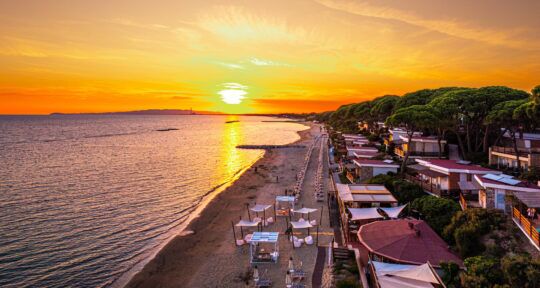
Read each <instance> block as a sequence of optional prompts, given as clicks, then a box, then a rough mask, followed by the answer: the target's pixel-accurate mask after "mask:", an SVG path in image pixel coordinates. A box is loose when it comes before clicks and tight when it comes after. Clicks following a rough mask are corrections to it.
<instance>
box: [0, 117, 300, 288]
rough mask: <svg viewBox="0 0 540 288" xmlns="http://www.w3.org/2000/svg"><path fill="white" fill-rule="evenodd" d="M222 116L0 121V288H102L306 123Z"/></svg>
mask: <svg viewBox="0 0 540 288" xmlns="http://www.w3.org/2000/svg"><path fill="white" fill-rule="evenodd" d="M279 120H280V119H278V118H271V117H258V116H223V115H208V116H203V115H171V116H157V115H156V116H154V115H145V116H139V115H51V116H0V287H109V286H116V285H118V279H120V278H125V275H126V273H129V271H133V269H134V267H136V266H137V265H138V266H140V265H141V263H145V262H146V261H148V259H149V257H152V255H154V254H155V253H156V250H157V249H159V248H160V247H162V246H163V245H164V243H166V242H167V241H168V240H170V239H171V237H173V236H175V235H178V233H180V232H181V230H182V229H183V227H184V226H185V224H186V219H187V218H188V216H189V215H190V213H193V211H194V210H195V209H196V208H198V207H200V205H202V204H201V203H204V199H206V198H205V196H207V195H212V193H219V191H221V190H222V188H223V187H225V186H227V185H228V184H229V183H230V182H231V181H233V180H234V179H236V178H237V177H238V176H239V173H241V172H242V171H245V169H247V168H249V167H250V166H251V165H252V164H253V163H255V162H256V161H257V160H258V159H259V158H260V157H262V155H263V154H264V151H262V150H247V149H238V148H236V146H237V145H262V144H267V145H281V144H288V143H292V142H294V141H296V140H298V139H300V137H299V135H298V133H297V132H298V131H301V130H305V129H306V128H307V127H306V126H304V125H301V124H298V123H291V122H289V123H287V122H282V121H279Z"/></svg>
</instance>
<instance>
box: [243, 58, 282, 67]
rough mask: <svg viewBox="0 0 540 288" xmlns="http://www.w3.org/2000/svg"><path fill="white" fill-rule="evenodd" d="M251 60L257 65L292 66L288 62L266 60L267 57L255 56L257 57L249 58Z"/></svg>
mask: <svg viewBox="0 0 540 288" xmlns="http://www.w3.org/2000/svg"><path fill="white" fill-rule="evenodd" d="M249 62H250V63H251V64H253V65H255V66H291V65H289V64H286V63H280V62H275V61H271V60H265V59H260V58H255V57H252V58H251V59H249Z"/></svg>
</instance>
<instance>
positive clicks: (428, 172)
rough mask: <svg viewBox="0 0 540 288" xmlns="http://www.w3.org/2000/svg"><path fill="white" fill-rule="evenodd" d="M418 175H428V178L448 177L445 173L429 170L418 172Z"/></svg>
mask: <svg viewBox="0 0 540 288" xmlns="http://www.w3.org/2000/svg"><path fill="white" fill-rule="evenodd" d="M418 174H422V175H426V176H427V177H430V178H437V177H448V175H446V174H444V173H441V172H438V171H434V170H429V169H426V170H421V171H418Z"/></svg>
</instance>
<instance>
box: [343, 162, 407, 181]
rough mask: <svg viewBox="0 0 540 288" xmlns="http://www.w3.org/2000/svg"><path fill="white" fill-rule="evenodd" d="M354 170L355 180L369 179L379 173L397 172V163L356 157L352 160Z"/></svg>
mask: <svg viewBox="0 0 540 288" xmlns="http://www.w3.org/2000/svg"><path fill="white" fill-rule="evenodd" d="M353 163H354V165H355V170H356V176H357V182H363V181H366V180H369V179H371V178H373V177H375V176H377V175H380V174H388V172H392V173H397V171H398V169H399V165H398V164H395V163H393V162H392V160H371V159H356V160H354V161H353Z"/></svg>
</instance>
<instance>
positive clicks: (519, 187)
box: [474, 174, 540, 212]
mask: <svg viewBox="0 0 540 288" xmlns="http://www.w3.org/2000/svg"><path fill="white" fill-rule="evenodd" d="M474 180H475V183H476V184H477V186H478V187H479V189H480V190H479V193H478V204H479V206H480V207H482V208H496V209H500V210H503V211H508V212H509V211H510V209H511V207H512V203H511V201H510V200H507V199H508V198H509V197H508V196H513V195H514V193H515V192H523V193H533V194H538V195H540V187H538V186H537V185H534V184H530V183H528V182H526V181H521V180H517V179H515V178H513V177H512V176H509V175H504V174H498V175H496V174H486V175H474Z"/></svg>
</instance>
